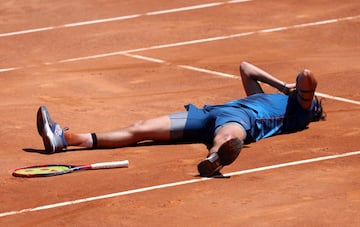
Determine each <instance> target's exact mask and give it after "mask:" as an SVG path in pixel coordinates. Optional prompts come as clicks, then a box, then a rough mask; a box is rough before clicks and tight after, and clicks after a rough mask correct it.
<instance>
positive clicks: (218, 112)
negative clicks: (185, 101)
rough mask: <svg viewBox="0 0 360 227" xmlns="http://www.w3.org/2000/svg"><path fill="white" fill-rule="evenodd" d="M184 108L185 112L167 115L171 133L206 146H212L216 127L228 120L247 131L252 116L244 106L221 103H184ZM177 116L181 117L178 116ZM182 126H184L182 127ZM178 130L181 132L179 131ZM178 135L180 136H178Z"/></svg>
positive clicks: (183, 139) (185, 140)
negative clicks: (198, 105) (170, 124)
mask: <svg viewBox="0 0 360 227" xmlns="http://www.w3.org/2000/svg"><path fill="white" fill-rule="evenodd" d="M185 108H186V109H187V113H186V112H185V113H176V114H173V115H169V117H170V119H171V122H172V126H171V128H172V130H171V131H172V135H174V136H175V138H178V139H181V140H182V141H184V142H201V143H204V144H206V145H207V146H208V147H210V146H212V143H213V139H214V136H215V132H216V129H217V128H219V127H221V126H223V125H224V124H227V123H230V122H236V123H238V124H240V125H241V126H242V127H243V128H244V129H245V131H246V132H248V131H249V130H250V127H251V122H252V118H253V114H252V113H251V112H252V111H251V110H249V109H246V108H234V107H225V106H222V105H219V106H205V107H204V108H198V107H196V106H195V105H192V104H189V105H186V106H185ZM179 116H182V117H180V118H179ZM184 118H186V119H184ZM179 119H180V120H179ZM181 119H182V120H181ZM181 125H182V126H181ZM182 127H184V128H183V129H182ZM180 131H181V133H179V132H180ZM247 134H248V133H247ZM179 135H181V137H182V138H179Z"/></svg>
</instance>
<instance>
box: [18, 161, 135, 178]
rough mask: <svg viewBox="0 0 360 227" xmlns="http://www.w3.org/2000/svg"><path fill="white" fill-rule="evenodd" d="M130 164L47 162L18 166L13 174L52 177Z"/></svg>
mask: <svg viewBox="0 0 360 227" xmlns="http://www.w3.org/2000/svg"><path fill="white" fill-rule="evenodd" d="M128 166H129V161H128V160H123V161H115V162H100V163H94V164H86V165H61V164H47V165H36V166H26V167H21V168H17V169H15V170H14V171H13V173H12V175H13V176H15V177H51V176H57V175H61V174H65V173H71V172H74V171H78V170H90V169H110V168H127V167H128Z"/></svg>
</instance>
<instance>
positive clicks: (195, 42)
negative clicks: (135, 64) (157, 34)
mask: <svg viewBox="0 0 360 227" xmlns="http://www.w3.org/2000/svg"><path fill="white" fill-rule="evenodd" d="M356 19H360V15H357V16H350V17H343V18H337V19H330V20H324V21H316V22H311V23H304V24H297V25H291V26H287V27H278V28H269V29H262V30H258V31H252V32H243V33H236V34H231V35H226V36H216V37H210V38H204V39H197V40H190V41H183V42H177V43H169V44H161V45H155V46H150V47H143V48H137V49H131V50H122V51H115V52H109V53H103V54H96V55H89V56H83V57H76V58H68V59H63V60H59V61H57V62H46V63H43V64H44V65H54V64H59V63H67V62H76V61H84V60H91V59H97V58H104V57H111V56H117V55H125V54H128V53H135V52H140V51H148V50H156V49H163V48H170V47H178V46H186V45H192V44H198V43H206V42H212V41H219V40H225V39H232V38H239V37H245V36H250V35H255V34H261V33H270V32H278V31H285V30H290V29H297V28H304V27H311V26H318V25H324V24H330V23H337V22H342V21H348V20H356ZM30 67H34V65H31V66H24V67H9V68H4V69H1V68H0V73H1V72H8V71H14V70H20V69H24V68H30Z"/></svg>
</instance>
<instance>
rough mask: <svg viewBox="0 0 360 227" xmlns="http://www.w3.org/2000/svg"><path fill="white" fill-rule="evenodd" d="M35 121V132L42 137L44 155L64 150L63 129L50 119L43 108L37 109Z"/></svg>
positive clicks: (65, 145)
mask: <svg viewBox="0 0 360 227" xmlns="http://www.w3.org/2000/svg"><path fill="white" fill-rule="evenodd" d="M36 121H37V122H36V123H37V130H38V132H39V135H40V136H41V137H42V140H43V143H44V147H45V151H46V153H48V154H52V153H55V152H60V151H63V150H65V149H66V147H67V143H66V140H65V137H64V129H62V128H61V127H60V125H59V124H57V123H56V122H54V121H53V120H52V119H51V117H50V114H49V112H48V110H47V108H46V107H45V106H41V107H40V108H39V110H38V112H37V117H36Z"/></svg>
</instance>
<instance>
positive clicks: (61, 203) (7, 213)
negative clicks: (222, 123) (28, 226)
mask: <svg viewBox="0 0 360 227" xmlns="http://www.w3.org/2000/svg"><path fill="white" fill-rule="evenodd" d="M359 154H360V151H354V152H347V153H343V154H336V155H330V156H324V157H318V158H311V159H305V160H299V161H294V162H287V163H281V164H276V165H271V166H264V167H258V168H254V169H247V170H241V171H237V172H231V173H227V174H224V176H225V177H229V176H237V175H243V174H248V173H254V172H260V171H266V170H271V169H278V168H283V167H288V166H295V165H302V164H307V163H313V162H320V161H325V160H329V159H336V158H343V157H349V156H354V155H359ZM213 179H216V178H197V179H192V180H185V181H179V182H174V183H168V184H161V185H155V186H150V187H144V188H138V189H133V190H128V191H122V192H116V193H111V194H106V195H100V196H94V197H88V198H84V199H78V200H72V201H66V202H60V203H54V204H48V205H43V206H39V207H34V208H26V209H22V210H18V211H9V212H3V213H0V217H5V216H11V215H17V214H23V213H28V212H34V211H40V210H48V209H53V208H57V207H63V206H69V205H75V204H79V203H86V202H91V201H96V200H103V199H108V198H114V197H120V196H125V195H131V194H135V193H141V192H146V191H153V190H158V189H163V188H170V187H175V186H179V185H186V184H193V183H198V182H202V181H208V180H213Z"/></svg>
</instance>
